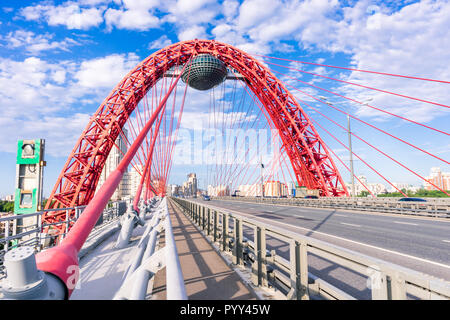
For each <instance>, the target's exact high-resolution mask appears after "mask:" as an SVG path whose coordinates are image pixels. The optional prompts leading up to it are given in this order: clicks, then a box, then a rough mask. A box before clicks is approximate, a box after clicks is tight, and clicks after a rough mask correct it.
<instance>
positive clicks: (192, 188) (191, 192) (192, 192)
mask: <svg viewBox="0 0 450 320" xmlns="http://www.w3.org/2000/svg"><path fill="white" fill-rule="evenodd" d="M187 178H188V180H187V181H186V182H184V183H183V186H182V189H183V194H184V195H185V196H196V195H197V190H198V187H197V175H196V174H195V173H189V174H188V175H187Z"/></svg>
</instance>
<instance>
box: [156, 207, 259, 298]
mask: <svg viewBox="0 0 450 320" xmlns="http://www.w3.org/2000/svg"><path fill="white" fill-rule="evenodd" d="M169 210H170V216H171V222H172V228H173V232H174V238H175V242H176V246H177V250H178V256H179V259H180V264H181V268H182V272H183V277H184V283H185V287H186V294H187V296H188V299H190V300H233V299H242V300H256V299H257V297H256V295H255V294H254V293H253V292H252V291H251V290H250V289H248V288H247V287H246V286H245V285H244V283H243V282H242V280H241V278H240V277H239V275H238V274H237V273H236V272H235V271H234V270H233V269H232V268H231V267H230V266H228V265H227V264H226V263H225V261H224V260H223V259H222V257H221V256H220V255H219V254H218V253H217V252H216V251H215V250H214V248H213V247H212V245H211V244H210V243H209V242H208V241H207V240H206V239H205V237H204V236H203V235H202V234H201V233H200V232H199V231H198V230H197V228H196V227H195V226H194V224H193V223H192V222H191V221H190V220H189V219H188V218H187V217H186V216H185V215H184V214H183V213H182V212H180V209H179V208H177V207H174V206H172V205H171V204H170V203H169ZM162 246H164V234H162V235H161V238H160V247H162ZM165 279H166V274H165V268H164V269H162V270H161V271H159V272H158V273H157V274H156V275H155V280H154V283H153V295H152V297H151V299H152V300H164V299H166V287H165Z"/></svg>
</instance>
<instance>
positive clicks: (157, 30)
mask: <svg viewBox="0 0 450 320" xmlns="http://www.w3.org/2000/svg"><path fill="white" fill-rule="evenodd" d="M449 16H450V3H449V2H448V1H338V0H310V1H308V0H305V1H295V0H286V1H281V0H280V1H274V0H245V1H234V0H225V1H213V0H179V1H175V0H166V1H162V0H161V1H160V0H150V1H144V0H123V1H121V0H110V1H108V0H80V1H41V2H39V1H36V2H32V1H29V2H28V1H27V2H24V1H14V0H3V1H2V2H1V4H0V106H1V108H2V113H1V114H0V180H1V181H2V182H3V183H2V185H1V186H0V195H1V196H3V195H6V194H12V193H13V189H14V176H15V150H16V144H17V140H18V139H22V138H45V139H46V143H47V150H46V151H47V154H46V160H47V167H46V171H45V184H44V186H45V187H44V189H45V192H44V194H45V195H48V193H49V190H50V189H51V188H52V187H53V184H54V182H55V180H56V178H57V176H58V174H59V171H60V170H61V168H62V166H63V164H64V162H65V161H66V158H67V156H68V154H69V152H70V150H71V149H72V147H73V146H74V144H75V142H76V139H77V138H78V137H79V135H80V133H81V132H82V130H83V129H84V126H85V125H86V124H87V121H88V119H89V116H90V115H91V114H92V113H94V112H95V110H96V109H97V108H98V106H99V105H100V104H101V102H102V101H103V99H104V98H105V97H106V96H107V95H108V93H109V92H110V90H111V89H112V88H113V87H114V86H115V85H116V84H117V83H118V82H119V81H120V79H121V78H122V77H123V76H124V75H125V74H126V73H127V72H128V71H129V70H130V69H132V68H133V67H134V66H135V65H136V64H137V63H139V62H140V61H141V60H142V59H144V58H146V57H147V56H148V55H150V54H151V53H153V52H155V51H156V50H158V49H161V48H163V47H165V46H167V45H169V44H171V43H176V42H178V41H181V40H188V39H194V38H205V39H216V40H218V41H223V42H226V43H229V44H231V45H234V46H236V47H238V48H240V49H242V50H244V51H246V52H248V53H250V54H262V55H268V56H275V57H282V58H287V59H293V60H301V61H310V62H319V63H324V64H330V65H338V66H353V67H358V68H361V69H368V70H375V71H384V72H389V73H399V74H405V75H414V76H421V77H427V78H434V79H441V80H447V81H448V80H450V65H449V63H448V62H449V61H450V21H449V19H448V17H449ZM265 62H266V63H267V65H268V66H269V67H271V68H273V69H274V70H276V71H282V72H283V73H285V74H289V75H292V76H295V77H298V78H300V79H301V80H302V81H305V82H309V83H311V84H315V85H317V86H322V87H324V88H327V89H330V90H333V91H336V92H339V93H340V94H343V95H348V96H349V97H352V98H355V99H358V100H361V101H367V100H368V99H371V100H370V104H371V105H373V106H376V107H379V108H382V109H385V110H388V111H390V112H393V113H396V114H399V115H401V116H404V117H407V118H410V119H412V120H415V121H419V122H422V123H424V124H427V125H429V126H432V127H435V128H438V129H441V130H445V131H449V127H450V126H449V123H450V114H449V112H448V108H444V107H439V106H434V105H429V104H425V103H421V102H418V101H413V100H407V99H400V98H396V97H393V96H391V95H385V94H381V93H377V92H373V91H367V90H361V89H358V88H355V87H350V86H348V85H344V84H342V83H336V82H333V81H328V80H324V79H319V78H315V79H313V78H312V77H310V76H308V75H305V74H303V75H301V74H299V73H292V72H289V71H287V70H286V69H284V70H283V69H280V68H276V67H274V66H273V65H270V64H269V63H270V62H275V63H279V62H277V61H276V60H267V59H266V60H265ZM284 65H289V64H288V63H284ZM290 66H291V67H297V65H295V64H291V65H290ZM301 68H303V70H307V71H310V72H315V73H318V74H322V75H326V76H330V77H338V78H341V79H346V80H349V81H352V82H357V83H361V84H367V85H370V86H373V87H376V88H380V89H385V90H391V91H394V92H399V93H402V94H406V95H411V96H414V97H418V98H424V99H428V100H432V101H435V102H438V103H442V104H446V105H448V104H449V101H450V90H448V84H438V83H426V82H421V81H417V80H406V79H399V78H388V77H380V76H374V75H369V74H362V73H357V72H349V71H346V72H344V71H342V70H336V69H326V68H320V67H315V66H301ZM283 77H284V76H280V78H282V79H283V80H285V81H286V82H287V83H289V84H291V85H293V86H296V87H298V88H300V89H302V90H305V88H307V86H305V85H301V84H299V83H295V82H293V81H288V80H289V79H288V78H283ZM288 89H289V90H291V92H292V93H294V94H295V95H296V96H297V97H298V98H299V99H301V100H303V101H305V102H307V103H308V104H311V106H312V107H315V108H319V109H320V110H321V112H324V113H326V114H327V115H328V116H330V117H332V118H333V119H334V120H335V121H337V122H339V123H340V124H342V125H345V124H346V118H345V116H343V115H341V114H339V113H338V112H336V111H333V110H332V109H330V108H329V107H327V106H326V105H323V104H320V103H317V102H314V101H311V98H308V97H307V96H305V95H302V94H300V93H298V92H295V91H294V90H293V89H291V88H289V87H288ZM308 90H310V91H308V92H310V93H311V94H312V95H314V96H316V97H318V96H321V95H324V96H326V97H327V99H328V101H331V102H332V103H333V104H335V105H336V106H340V107H342V108H343V109H345V110H349V111H350V112H351V113H352V114H355V115H357V116H358V117H360V118H361V119H363V120H364V121H367V122H370V123H373V124H376V125H377V126H379V127H380V128H382V129H383V130H386V131H389V132H390V133H392V134H394V135H397V136H399V137H401V138H402V139H405V140H407V141H409V142H412V143H414V144H415V145H417V146H418V147H420V148H423V149H426V150H427V151H430V152H432V153H434V154H436V155H438V156H439V157H441V158H444V159H445V160H447V161H448V160H449V158H450V139H449V138H448V136H446V135H443V134H438V133H436V132H432V131H430V130H428V129H424V128H422V127H418V126H415V125H412V124H410V123H406V122H405V121H402V120H399V119H393V118H389V117H385V116H382V115H380V113H378V112H375V111H374V110H372V109H369V108H367V107H361V106H357V105H354V104H351V103H349V102H348V101H345V100H343V99H340V98H337V97H336V96H332V95H329V94H325V93H323V92H320V91H319V90H317V89H314V88H311V87H308ZM189 108H190V107H189V106H187V107H186V109H185V111H186V113H185V117H186V119H190V118H189V117H192V116H193V115H194V114H195V115H198V114H199V112H200V111H199V110H201V109H194V108H193V107H191V108H192V109H189ZM304 109H305V111H306V112H307V113H308V114H309V115H310V116H311V118H313V119H314V120H316V121H318V122H319V123H321V124H322V125H324V126H325V127H326V128H327V130H331V131H332V132H333V133H334V134H335V135H336V136H337V137H338V138H339V139H340V140H341V141H343V142H344V143H346V141H347V140H346V139H347V137H346V133H345V132H344V131H343V130H341V129H339V128H337V127H336V126H334V125H333V124H332V123H331V122H329V121H328V120H326V119H324V118H323V117H321V116H320V115H318V114H317V113H316V112H314V111H313V110H312V109H310V108H308V107H306V106H305V105H304ZM204 113H206V111H204ZM183 125H184V126H185V127H189V126H188V122H187V120H186V121H184V122H183ZM352 126H353V130H354V131H355V132H356V133H357V134H358V135H360V136H361V137H364V138H365V139H368V140H370V142H371V143H373V144H374V145H376V146H378V147H380V148H382V149H383V150H384V151H386V152H387V153H389V154H392V155H393V156H395V157H396V158H397V159H398V160H399V161H402V162H403V163H405V164H406V165H407V166H408V167H411V168H412V169H414V170H415V171H417V172H418V173H419V174H421V175H428V173H429V169H430V168H431V167H433V166H439V167H441V168H442V170H443V171H450V168H449V166H448V165H447V166H446V165H445V164H444V163H443V162H440V161H438V160H436V159H434V158H432V157H429V156H426V155H424V154H423V153H421V152H419V151H417V150H414V149H412V148H411V147H408V146H406V145H404V144H402V143H399V142H398V141H395V140H394V139H392V138H389V137H387V136H386V135H383V134H381V133H379V132H377V131H374V130H373V129H370V128H368V127H367V126H365V125H363V124H359V123H357V122H355V121H352ZM318 131H319V133H320V135H321V136H322V138H323V139H324V141H325V142H326V143H327V144H328V145H329V146H330V147H331V148H333V150H335V152H336V153H337V154H338V155H340V156H342V158H343V159H344V160H345V159H348V156H347V152H346V150H345V149H344V148H343V147H342V146H340V145H339V144H338V143H337V142H335V141H334V140H333V139H332V138H330V137H329V136H328V135H327V134H326V133H325V132H323V131H322V130H321V129H320V128H318ZM354 150H355V152H356V153H358V154H359V155H361V156H362V157H363V158H364V159H366V160H367V161H370V162H371V164H374V165H376V167H377V168H378V169H380V171H382V172H383V174H385V175H386V176H387V177H389V178H390V179H391V180H392V181H394V182H408V183H412V184H416V185H418V184H420V180H419V179H418V178H417V177H416V176H414V175H412V174H410V173H408V172H407V171H405V170H404V169H401V168H400V167H398V166H397V165H395V164H393V162H392V161H390V160H388V159H386V158H385V157H383V156H380V155H379V154H377V153H376V152H374V151H373V150H371V149H370V147H368V146H367V145H364V144H363V143H361V142H358V141H355V140H354ZM339 168H341V173H342V175H343V177H344V179H345V180H346V181H349V175H348V173H347V172H346V170H345V169H343V167H342V166H340V165H339ZM201 170H202V168H201V166H196V165H190V166H185V167H184V166H179V165H176V166H174V168H173V176H172V179H171V182H174V183H181V182H182V181H183V180H184V179H185V174H186V173H188V172H192V171H198V172H200V171H201ZM355 171H356V173H357V174H364V175H366V176H367V177H368V180H369V181H372V182H382V179H381V178H380V177H378V176H377V175H376V174H374V173H373V172H371V170H370V169H368V168H367V167H365V166H364V165H363V164H362V163H361V161H356V162H355Z"/></svg>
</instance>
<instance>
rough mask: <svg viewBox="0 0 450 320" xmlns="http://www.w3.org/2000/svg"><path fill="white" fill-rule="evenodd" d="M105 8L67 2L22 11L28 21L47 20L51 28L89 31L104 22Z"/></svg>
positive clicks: (27, 8)
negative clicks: (85, 6)
mask: <svg viewBox="0 0 450 320" xmlns="http://www.w3.org/2000/svg"><path fill="white" fill-rule="evenodd" d="M104 10H105V8H104V7H103V6H101V7H99V8H82V7H80V6H79V4H78V3H76V2H72V1H67V2H65V3H63V4H62V5H59V6H53V5H37V6H28V7H25V8H23V9H22V10H21V12H20V13H21V15H22V16H23V17H24V18H25V19H26V20H36V21H41V20H45V21H46V22H47V23H48V25H50V26H58V25H63V26H66V27H67V28H68V29H81V30H87V29H89V28H91V27H96V26H99V25H100V24H101V23H102V22H103V11H104Z"/></svg>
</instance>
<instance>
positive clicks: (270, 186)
mask: <svg viewBox="0 0 450 320" xmlns="http://www.w3.org/2000/svg"><path fill="white" fill-rule="evenodd" d="M287 195H288V187H287V186H286V184H284V183H281V182H280V181H266V182H265V183H264V196H265V197H275V198H280V197H287Z"/></svg>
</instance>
